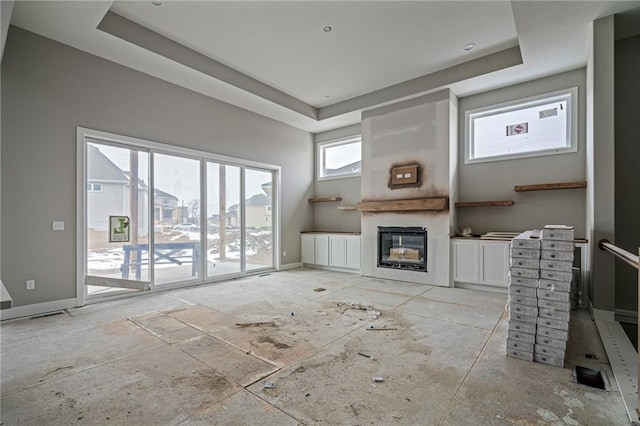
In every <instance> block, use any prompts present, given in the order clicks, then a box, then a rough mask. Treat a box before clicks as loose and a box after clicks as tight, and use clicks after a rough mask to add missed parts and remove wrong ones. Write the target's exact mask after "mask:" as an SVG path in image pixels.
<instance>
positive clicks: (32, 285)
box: [27, 280, 36, 290]
mask: <svg viewBox="0 0 640 426" xmlns="http://www.w3.org/2000/svg"><path fill="white" fill-rule="evenodd" d="M35 288H36V280H27V290H35Z"/></svg>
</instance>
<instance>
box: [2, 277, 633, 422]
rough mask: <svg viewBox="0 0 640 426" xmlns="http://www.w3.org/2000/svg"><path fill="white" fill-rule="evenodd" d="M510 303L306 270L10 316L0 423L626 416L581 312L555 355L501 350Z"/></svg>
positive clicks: (601, 352) (596, 418)
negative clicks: (602, 384) (558, 363)
mask: <svg viewBox="0 0 640 426" xmlns="http://www.w3.org/2000/svg"><path fill="white" fill-rule="evenodd" d="M318 288H324V289H325V290H324V291H320V292H318V291H314V289H318ZM350 303H356V304H361V305H371V306H372V309H370V310H369V312H367V311H364V310H360V309H357V306H356V305H353V306H350V305H349V304H350ZM505 303H506V296H505V295H501V294H496V293H487V292H478V291H473V290H463V289H449V288H440V287H430V286H424V285H414V284H407V283H400V282H393V281H386V280H380V279H372V278H367V277H361V276H358V275H353V274H343V273H337V272H328V271H321V270H313V269H298V270H292V271H286V272H278V273H271V274H269V275H265V276H255V277H249V278H243V279H240V280H235V281H229V282H224V283H218V284H213V285H206V286H200V287H196V288H190V289H182V290H175V291H170V292H163V293H155V294H148V295H145V296H142V297H133V298H129V299H123V300H118V301H112V302H105V303H99V304H94V305H89V306H86V307H83V308H79V309H73V310H69V311H67V312H64V313H63V314H60V315H54V316H48V317H41V318H34V319H20V320H13V321H7V322H3V323H2V325H1V332H2V358H1V363H2V366H1V367H2V371H1V372H2V378H1V379H2V380H1V386H2V388H1V395H2V401H1V403H2V404H1V409H2V411H1V419H2V421H1V424H3V425H14V424H25V425H58V424H59V425H69V424H88V425H98V424H136V425H161V424H172V425H173V424H202V425H214V424H215V425H222V424H224V425H298V424H305V425H307V424H328V425H343V424H349V425H366V424H374V425H395V424H397V425H529V424H534V425H535V424H553V425H564V424H566V425H578V424H583V425H616V424H619V425H626V424H629V421H628V419H627V416H626V411H625V408H624V405H623V403H622V398H621V397H620V394H619V392H618V391H617V386H616V384H615V381H614V380H613V375H612V374H611V370H610V368H609V364H608V361H607V358H606V355H605V353H604V350H603V348H602V345H601V343H600V339H599V337H598V334H597V331H596V328H595V324H594V323H593V322H592V321H591V320H590V319H589V316H588V314H587V312H585V311H573V312H572V320H571V334H570V341H569V347H568V353H567V362H566V364H565V368H557V367H552V366H548V365H544V364H538V363H530V362H526V361H522V360H518V359H515V358H510V357H507V356H505V349H504V348H505V341H506V334H507V315H506V313H505ZM371 310H373V311H378V312H380V316H379V317H378V318H374V317H376V316H377V315H372V313H371ZM272 320H273V321H275V323H276V326H275V327H270V326H263V327H246V328H242V327H238V326H237V325H236V324H237V323H245V322H256V321H272ZM371 325H373V326H374V328H373V329H371V328H370V327H371ZM385 328H386V329H387V330H385ZM587 353H589V354H594V355H595V358H596V359H591V358H587V357H585V354H587ZM574 364H578V365H583V366H586V367H592V368H597V369H600V370H602V371H604V372H605V373H606V374H607V377H608V378H609V380H610V382H611V391H609V392H607V391H602V390H598V389H595V388H591V387H588V386H584V385H579V384H576V383H573V382H572V380H571V367H572V366H573V365H574ZM374 377H380V378H382V379H383V381H382V382H374V380H373V378H374ZM266 382H273V383H274V385H275V387H274V388H267V387H265V383H266Z"/></svg>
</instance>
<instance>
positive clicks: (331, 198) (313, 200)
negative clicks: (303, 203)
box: [309, 197, 342, 203]
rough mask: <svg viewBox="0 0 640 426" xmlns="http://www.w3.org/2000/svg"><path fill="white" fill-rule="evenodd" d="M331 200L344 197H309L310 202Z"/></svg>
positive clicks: (339, 199)
mask: <svg viewBox="0 0 640 426" xmlns="http://www.w3.org/2000/svg"><path fill="white" fill-rule="evenodd" d="M329 201H342V197H324V198H309V202H310V203H326V202H329Z"/></svg>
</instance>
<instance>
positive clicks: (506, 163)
mask: <svg viewBox="0 0 640 426" xmlns="http://www.w3.org/2000/svg"><path fill="white" fill-rule="evenodd" d="M570 87H578V105H577V107H578V151H577V152H575V153H564V154H557V155H547V156H541V157H530V158H522V159H514V160H503V161H492V162H486V163H476V164H464V160H465V112H466V111H468V110H472V109H475V108H480V107H484V106H489V105H494V104H499V103H502V102H507V101H512V100H518V99H522V98H526V97H530V96H535V95H540V94H544V93H548V92H554V91H557V90H561V89H566V88H570ZM585 89H586V87H585V70H584V69H578V70H574V71H570V72H566V73H562V74H557V75H554V76H551V77H548V78H544V79H540V80H535V81H531V82H527V83H522V84H518V85H515V86H510V87H507V88H503V89H498V90H493V91H490V92H486V93H481V94H478V95H474V96H469V97H466V98H462V99H460V103H459V115H458V131H459V138H458V139H459V150H458V160H459V162H458V201H494V200H513V201H514V202H515V204H514V205H513V206H510V207H472V208H459V209H457V210H456V212H457V215H458V216H457V223H458V227H459V228H462V227H465V226H469V227H471V229H472V230H473V232H474V233H485V232H488V231H524V230H527V229H537V228H540V227H542V226H544V225H547V224H567V225H573V226H575V230H576V235H577V236H580V237H584V236H585V190H584V189H571V190H556V191H535V192H515V191H514V190H513V187H514V186H515V185H528V184H537V183H554V182H570V181H581V180H585V124H584V123H585Z"/></svg>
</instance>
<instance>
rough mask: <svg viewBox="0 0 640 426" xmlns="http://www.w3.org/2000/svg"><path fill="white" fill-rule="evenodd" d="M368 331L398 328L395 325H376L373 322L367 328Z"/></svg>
mask: <svg viewBox="0 0 640 426" xmlns="http://www.w3.org/2000/svg"><path fill="white" fill-rule="evenodd" d="M366 330H367V331H389V330H397V328H395V327H387V326H386V325H384V326H382V327H376V326H374V325H373V324H371V325H370V326H369V327H367V328H366Z"/></svg>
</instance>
